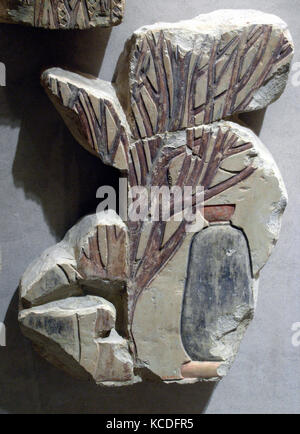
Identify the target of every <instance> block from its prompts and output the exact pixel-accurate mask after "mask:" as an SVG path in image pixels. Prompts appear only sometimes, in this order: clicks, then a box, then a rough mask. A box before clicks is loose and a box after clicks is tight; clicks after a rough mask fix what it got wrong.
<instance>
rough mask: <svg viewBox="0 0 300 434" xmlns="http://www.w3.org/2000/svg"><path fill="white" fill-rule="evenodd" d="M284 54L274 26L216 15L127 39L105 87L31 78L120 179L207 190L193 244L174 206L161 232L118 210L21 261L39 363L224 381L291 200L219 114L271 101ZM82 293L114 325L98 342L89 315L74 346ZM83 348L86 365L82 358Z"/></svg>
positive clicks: (258, 148)
mask: <svg viewBox="0 0 300 434" xmlns="http://www.w3.org/2000/svg"><path fill="white" fill-rule="evenodd" d="M292 53H293V43H292V40H291V36H290V34H289V32H288V30H287V26H286V24H285V23H284V22H282V21H281V20H280V19H279V18H277V17H275V16H272V15H267V14H264V13H261V12H257V11H231V10H226V11H217V12H214V13H212V14H207V15H201V16H199V17H197V18H195V19H194V20H191V21H187V22H181V23H177V24H166V23H159V24H155V25H153V26H148V27H143V28H142V29H139V30H137V31H136V32H135V33H134V35H133V36H132V38H131V39H130V40H129V41H128V42H127V44H126V46H125V50H124V52H123V54H122V55H121V57H120V61H119V63H118V65H117V68H116V73H115V77H114V80H113V83H108V82H104V81H102V80H99V79H95V78H89V77H86V76H81V75H79V74H74V73H70V72H68V71H64V70H62V69H59V68H51V69H49V70H47V71H45V72H44V73H43V75H42V84H43V86H44V87H45V89H46V92H47V94H48V95H49V97H50V98H51V100H52V101H53V103H54V104H55V106H56V107H57V109H58V111H59V112H60V114H61V115H62V118H63V119H64V121H65V122H66V124H67V126H68V127H69V129H70V131H71V132H72V134H73V135H74V137H75V138H76V139H77V141H78V142H79V143H80V144H81V145H82V146H83V147H85V149H87V150H88V151H89V152H91V153H92V154H94V155H95V156H97V157H99V158H100V159H101V160H102V162H103V163H105V164H107V165H111V166H113V167H115V168H117V169H118V170H119V171H120V172H121V173H122V176H124V175H125V176H127V179H128V186H129V187H146V189H147V190H148V191H149V190H150V189H151V187H153V186H157V187H163V186H165V187H175V186H176V187H180V188H183V187H185V186H190V187H192V191H193V192H194V191H195V189H196V187H197V186H202V187H203V190H204V210H203V211H202V220H203V229H201V230H197V233H193V232H189V231H187V221H186V220H185V219H183V220H181V221H177V220H176V218H175V211H174V210H175V205H174V204H175V202H174V203H173V204H172V206H171V216H170V219H169V220H168V221H163V219H162V218H161V216H160V218H158V219H157V220H156V221H153V220H152V221H151V220H149V221H138V222H133V221H132V220H130V219H129V220H128V221H127V222H126V223H124V222H122V221H121V219H120V218H119V217H118V216H117V215H116V214H115V213H114V212H110V213H108V214H96V215H94V216H88V217H85V218H84V219H83V220H81V221H80V222H79V223H78V224H77V225H76V226H75V227H74V228H72V229H71V230H70V231H69V232H68V233H67V235H66V237H65V238H64V240H63V241H62V242H61V243H59V244H58V245H57V246H54V247H52V248H50V249H48V250H47V251H46V252H45V253H44V254H43V255H42V256H41V257H40V258H39V259H38V260H37V261H36V262H35V263H33V264H32V265H31V266H29V268H28V269H27V271H26V272H25V274H24V276H23V278H22V280H21V285H20V293H21V313H20V320H21V323H22V327H23V328H25V333H26V334H27V336H29V337H30V338H31V339H32V341H33V342H34V343H35V345H36V347H37V348H38V350H39V351H40V352H41V353H42V354H44V355H45V357H46V358H47V359H48V360H49V361H51V362H52V363H54V364H56V366H60V365H61V367H63V368H65V369H66V370H69V371H70V372H72V373H73V372H74V370H75V371H76V369H77V370H83V371H84V372H85V373H86V372H87V373H88V374H89V375H92V377H93V378H94V379H95V381H96V382H97V383H99V384H109V385H117V384H129V383H133V382H136V381H140V379H149V378H152V379H154V378H156V379H160V380H162V381H165V382H167V383H169V382H173V381H176V382H179V383H181V384H187V383H191V382H195V381H200V380H203V379H209V380H216V379H218V378H220V377H222V376H224V375H226V372H227V370H228V368H229V367H230V366H231V364H232V363H233V361H234V358H235V356H236V354H237V351H238V348H239V344H240V342H241V339H242V338H243V336H244V333H245V331H246V329H247V326H248V324H249V322H250V320H251V319H252V316H253V312H254V308H255V305H256V302H257V291H258V282H259V274H260V271H261V269H262V268H263V266H264V265H265V264H266V262H267V260H268V258H269V256H270V254H271V253H272V250H273V248H274V246H275V244H276V242H277V240H278V237H279V233H280V227H281V218H282V214H283V212H284V210H285V207H286V204H287V193H286V189H285V186H284V183H283V180H282V178H281V175H280V172H279V170H278V168H277V166H276V163H275V162H274V160H273V158H272V156H271V154H270V152H269V151H268V150H267V149H266V147H265V146H264V145H263V144H262V143H261V141H260V140H259V139H258V137H257V136H256V135H255V134H254V133H253V132H252V131H251V130H249V129H248V128H247V127H246V126H242V125H240V124H239V123H238V120H237V117H236V116H235V119H236V121H235V122H232V121H230V120H229V119H228V117H230V116H232V115H236V114H237V113H238V112H247V111H251V110H258V109H261V108H263V107H266V106H267V105H268V104H270V103H271V102H273V101H275V100H276V99H277V98H278V97H279V96H280V95H281V93H282V92H283V90H284V87H285V85H286V81H287V78H288V72H289V67H290V62H291V59H292ZM230 119H232V118H230ZM194 200H195V196H193V201H192V204H191V209H194V205H195V204H194ZM90 296H92V297H95V298H98V299H99V300H101V301H99V303H100V304H101V303H102V305H104V300H107V302H108V303H111V304H112V306H113V307H114V309H115V311H114V312H115V320H114V321H115V323H112V322H111V321H110V325H109V327H110V329H109V331H108V332H109V334H107V335H105V336H104V335H102V336H98V334H99V333H103V325H101V326H100V325H99V324H98V323H97V327H95V324H94V322H93V321H94V320H93V319H92V318H95V308H91V310H92V312H91V314H89V315H87V314H84V315H83V314H82V315H83V318H84V319H83V320H82V321H84V327H83V329H84V330H85V339H82V338H79V337H77V340H76V333H75V328H74V327H75V326H76V323H74V322H72V321H73V320H74V318H75V316H76V315H81V313H80V312H83V311H85V307H84V306H85V304H84V303H85V302H84V301H83V300H84V299H85V298H86V297H90ZM100 298H101V299H100ZM64 299H65V300H64ZM103 299H104V300H103ZM64 302H66V303H67V304H66V305H65V304H64ZM81 303H83V305H82V306H81ZM54 306H56V307H55V309H54ZM66 306H69V307H68V309H66ZM100 311H101V312H102V311H103V308H101V309H100ZM62 312H63V313H62ZM93 315H94V316H93ZM48 317H49V318H51V321H53V323H55V324H56V323H57V322H58V321H60V320H61V318H62V321H63V328H62V329H61V333H60V332H59V333H57V332H56V331H55V332H53V335H52V336H50V335H49V333H48V331H49V330H48V328H47V324H48V323H47V321H46V320H45V318H48ZM24 322H26V324H24ZM74 324H75V325H74ZM77 327H78V325H77ZM109 327H108V328H109ZM57 329H58V330H60V329H59V328H56V329H55V330H57ZM47 330H48V331H47ZM65 330H68V333H69V335H70V341H68V339H66V335H65V334H64V333H65ZM108 332H107V333H108ZM45 340H46V341H47V350H45V349H44V347H45V345H44V343H45ZM48 343H51V344H49V345H48ZM79 347H80V348H81V350H80V351H81V353H82V354H87V355H88V356H87V357H86V358H84V359H81V358H79V357H78V348H79ZM74 348H75V349H76V351H75V350H74ZM98 356H99V357H98ZM79 359H80V360H79ZM95 360H97V361H95Z"/></svg>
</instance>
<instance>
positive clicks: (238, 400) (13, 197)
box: [0, 0, 300, 414]
mask: <svg viewBox="0 0 300 434" xmlns="http://www.w3.org/2000/svg"><path fill="white" fill-rule="evenodd" d="M249 7H251V8H252V9H255V8H256V9H260V10H263V11H266V12H270V13H275V14H277V15H279V16H280V17H281V18H283V19H284V20H285V21H287V23H288V24H289V27H290V30H291V32H292V34H293V37H294V40H295V43H296V48H297V47H298V46H300V26H299V19H300V3H299V1H298V0H265V1H264V2H262V1H261V0H252V1H251V2H249V1H247V0H214V1H213V2H212V1H211V0H127V8H126V16H125V20H124V23H123V24H122V25H121V26H119V27H116V28H114V29H113V30H110V29H107V30H103V29H102V30H101V29H97V30H90V31H84V32H80V31H70V32H61V31H58V32H49V31H44V30H37V29H30V28H25V27H21V26H11V25H4V24H1V25H0V61H1V62H4V63H5V64H6V67H7V86H6V87H5V88H0V149H1V153H0V248H1V257H2V265H1V272H0V321H2V322H5V324H6V327H7V346H6V347H0V412H1V413H20V412H22V413H28V412H30V413H41V412H42V413H116V414H118V413H155V412H156V413H195V414H198V413H201V412H205V413H299V412H300V347H298V348H297V347H294V346H293V345H292V342H291V339H292V331H291V327H292V324H293V323H295V322H299V321H300V291H299V283H300V267H299V262H300V260H299V243H300V231H299V214H300V195H299V193H298V186H299V184H300V170H299V165H300V146H299V140H300V137H299V121H300V118H299V97H300V87H295V86H293V85H292V82H291V79H290V83H289V85H288V87H287V90H286V92H285V94H284V95H283V96H282V98H281V99H280V100H279V101H277V102H276V103H275V104H274V105H272V106H271V107H270V108H269V109H268V110H267V112H266V115H265V119H264V124H263V128H262V130H261V138H262V140H263V142H264V143H265V144H266V145H267V146H268V147H269V149H270V150H271V152H272V154H273V156H274V158H275V160H276V161H277V163H278V166H279V168H280V169H281V172H282V175H283V177H284V179H285V182H286V186H287V189H288V192H289V197H290V202H289V207H288V209H287V212H286V214H285V216H284V221H283V228H282V234H281V239H280V241H279V243H278V245H277V247H276V249H275V252H274V254H273V256H272V258H271V259H270V261H269V263H268V265H267V266H266V267H265V269H264V270H263V272H262V274H261V284H260V295H259V301H258V309H257V312H256V317H255V320H254V321H253V323H252V325H251V326H250V328H249V330H248V332H247V335H246V337H245V339H244V341H243V343H242V346H241V349H240V353H239V356H238V358H237V359H236V362H235V364H234V366H233V368H232V369H231V371H230V374H229V375H228V377H227V378H226V379H224V380H223V381H222V382H221V383H220V384H218V385H217V386H216V387H215V388H214V387H212V386H211V385H201V384H197V385H191V386H184V387H183V386H177V385H170V386H167V385H158V384H151V383H149V384H138V385H135V386H132V387H129V388H122V389H116V390H115V389H102V388H97V387H96V386H94V385H91V384H88V383H82V382H80V381H77V380H73V379H72V378H70V377H68V376H67V375H65V374H64V373H62V372H60V371H58V370H56V369H55V368H53V367H52V366H50V365H49V364H48V363H47V362H45V361H43V360H42V359H41V358H40V357H39V356H38V355H36V354H35V353H34V352H33V351H32V349H31V345H30V343H29V342H27V341H26V340H25V339H24V338H23V337H22V335H21V334H20V332H19V328H18V324H17V321H16V317H17V296H16V290H17V286H18V281H19V278H20V276H21V275H22V273H23V272H24V270H25V268H26V267H27V266H28V265H29V263H30V262H31V261H32V260H33V259H34V258H35V257H36V256H38V255H39V254H40V253H41V252H42V251H43V250H44V249H45V248H47V247H49V246H50V245H52V244H54V243H56V242H57V241H59V240H60V239H61V238H62V236H63V235H64V233H65V232H66V231H67V230H68V229H69V228H70V227H71V225H73V224H75V223H76V221H77V220H78V219H79V218H80V217H81V216H83V215H85V214H86V213H88V212H94V211H95V208H96V205H97V201H96V199H95V194H96V189H97V188H98V187H99V186H100V185H101V184H103V183H106V184H107V183H108V184H112V185H113V184H114V183H115V182H116V180H117V175H116V173H112V172H111V169H109V170H107V169H106V168H105V167H104V166H103V165H102V164H101V163H100V162H99V161H98V160H97V159H96V158H94V157H92V156H91V155H89V154H88V153H87V152H86V151H84V150H83V149H81V148H80V146H79V145H78V144H77V143H76V142H75V141H74V139H73V138H72V137H71V135H70V133H69V132H68V130H67V128H66V127H65V126H64V124H63V122H62V120H61V119H60V117H59V116H58V114H57V113H56V111H55V109H54V108H53V107H52V105H51V103H50V102H49V101H48V99H47V97H46V96H45V95H44V92H43V90H42V89H41V87H40V85H39V75H40V72H41V70H42V69H43V68H45V67H49V66H63V67H66V68H72V69H77V70H79V71H82V72H88V73H91V74H94V75H98V76H99V77H101V78H103V79H106V80H111V78H112V75H113V71H114V67H115V64H116V61H117V59H118V56H119V54H120V52H121V50H122V48H123V45H124V42H125V40H126V39H127V38H128V37H129V36H130V35H131V33H132V32H133V31H134V30H135V29H136V28H138V27H140V26H142V25H144V24H152V23H154V22H156V21H177V20H180V19H188V18H192V17H193V16H196V15H198V14H200V13H206V12H210V11H212V10H215V9H220V8H244V9H246V8H249ZM297 61H298V62H300V55H299V54H298V51H297V49H296V56H295V62H297Z"/></svg>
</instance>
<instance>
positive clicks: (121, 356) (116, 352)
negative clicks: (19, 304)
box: [19, 296, 133, 383]
mask: <svg viewBox="0 0 300 434" xmlns="http://www.w3.org/2000/svg"><path fill="white" fill-rule="evenodd" d="M19 321H20V323H21V326H22V330H23V332H24V334H25V336H27V337H29V338H31V339H32V340H33V341H34V342H35V343H36V345H37V346H38V348H39V350H40V351H41V352H42V354H43V356H44V357H46V358H47V357H49V358H50V360H51V359H52V362H53V361H54V358H53V355H54V356H55V362H56V364H57V366H58V367H60V368H64V369H66V370H68V369H70V371H71V373H73V374H74V375H77V376H86V377H88V376H89V375H90V376H91V377H92V378H93V379H94V380H95V382H96V383H101V382H110V381H116V382H128V381H131V380H132V377H133V363H132V358H131V356H130V354H129V351H128V343H127V341H126V340H125V339H123V338H122V337H121V336H119V335H118V333H117V332H116V330H115V323H116V310H115V308H114V306H113V305H112V304H111V303H109V302H108V301H107V300H104V299H103V298H100V297H93V296H86V297H75V298H67V299H65V300H59V301H54V302H52V303H48V304H44V305H42V306H38V307H33V308H31V309H26V310H23V311H21V312H20V314H19ZM55 346H56V348H57V350H55V352H54V354H53V349H54V348H55ZM66 356H67V357H66ZM69 360H72V361H73V363H72V364H71V363H70V362H69ZM75 362H77V363H78V365H79V366H77V365H76V364H75ZM73 365H75V367H74V366H73ZM80 368H82V369H80ZM72 369H74V370H72Z"/></svg>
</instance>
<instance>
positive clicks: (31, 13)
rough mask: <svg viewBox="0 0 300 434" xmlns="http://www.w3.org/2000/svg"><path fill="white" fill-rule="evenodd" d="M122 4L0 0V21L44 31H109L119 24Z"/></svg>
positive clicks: (97, 0)
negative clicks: (41, 28) (39, 28)
mask: <svg viewBox="0 0 300 434" xmlns="http://www.w3.org/2000/svg"><path fill="white" fill-rule="evenodd" d="M124 6H125V0H0V21H1V22H5V23H13V24H25V25H30V26H34V27H43V28H45V29H88V28H93V27H96V26H101V27H110V26H116V25H118V24H120V23H121V22H122V19H123V15H124Z"/></svg>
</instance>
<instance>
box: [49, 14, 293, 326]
mask: <svg viewBox="0 0 300 434" xmlns="http://www.w3.org/2000/svg"><path fill="white" fill-rule="evenodd" d="M177 31H178V32H179V34H180V37H177V36H174V34H176V32H177ZM185 31H187V33H185ZM180 32H181V33H180ZM233 35H234V36H233ZM181 39H182V41H183V42H182V44H181V43H180V41H181ZM291 53H292V44H291V41H290V40H289V39H288V36H287V34H286V32H284V31H280V33H278V29H275V28H274V27H273V26H272V25H269V24H266V25H261V24H258V25H257V24H255V23H254V24H253V25H251V24H249V23H248V22H247V23H246V24H245V25H244V26H241V27H240V28H239V30H237V29H236V28H235V31H234V32H230V31H228V32H227V33H226V32H225V33H223V34H222V35H221V36H220V35H219V36H218V37H216V36H215V35H213V34H212V33H209V32H207V33H201V32H199V33H197V32H194V33H193V32H192V31H190V30H189V29H187V30H184V29H183V30H182V29H178V28H176V30H175V31H174V32H173V33H172V29H171V30H170V28H169V27H166V29H163V30H161V29H159V30H155V29H152V28H149V29H146V30H145V29H142V30H141V31H140V33H139V32H137V33H135V34H134V36H133V38H132V40H131V41H129V42H128V45H127V49H126V50H125V54H124V55H123V57H122V58H121V59H122V61H123V62H121V64H119V68H118V69H117V72H116V75H115V81H114V87H112V86H111V84H110V83H105V82H102V81H101V82H100V81H98V82H97V83H98V84H94V83H93V80H87V79H85V78H80V77H79V76H77V75H76V74H73V75H72V74H69V73H65V72H64V71H61V70H55V69H54V70H49V71H46V73H45V74H44V76H43V83H44V85H45V87H46V90H47V92H48V93H49V95H50V97H51V99H52V100H53V101H54V103H55V104H56V105H57V107H58V109H59V111H60V112H61V114H62V116H63V117H64V119H65V120H66V123H67V124H68V126H69V127H70V129H71V131H72V133H73V134H74V136H75V137H76V138H77V139H78V141H79V142H80V143H81V144H82V145H83V146H85V147H86V148H87V149H88V150H90V151H91V152H93V153H94V154H96V155H98V156H99V157H100V158H101V159H102V161H104V162H105V163H106V164H109V165H112V166H114V167H116V168H118V169H120V170H121V171H123V172H125V173H126V174H127V176H128V180H129V185H130V186H131V187H134V186H146V187H147V188H150V187H151V186H157V187H161V186H170V184H171V185H172V186H178V187H184V186H191V187H193V188H195V187H196V186H197V185H202V186H203V188H204V199H205V200H208V199H211V198H213V197H215V196H217V195H218V194H220V193H222V192H224V191H225V190H227V189H230V188H232V187H233V186H235V185H237V184H238V183H240V182H242V181H243V180H245V179H247V178H248V177H249V176H251V175H252V174H253V172H254V171H255V168H254V167H253V166H252V164H251V161H250V162H249V164H248V165H246V167H244V168H243V169H241V170H237V171H235V172H227V173H226V176H225V177H224V178H223V179H222V180H221V181H216V179H217V178H216V176H217V174H218V171H219V170H220V169H222V165H223V163H224V161H225V160H226V159H227V158H229V157H232V156H234V155H237V154H240V153H243V152H245V151H249V150H250V149H251V147H252V144H251V143H249V142H247V141H243V140H241V138H240V137H239V136H238V134H237V133H235V132H234V129H232V128H230V125H229V124H227V123H226V122H225V123H220V124H218V125H216V124H213V122H214V121H216V120H219V119H224V118H226V117H228V116H230V115H232V114H234V113H237V112H240V111H248V110H253V109H257V108H260V106H259V103H257V102H256V95H257V92H258V91H259V90H260V89H261V87H262V86H265V85H266V84H267V83H269V82H270V80H275V84H276V86H273V88H272V89H273V94H272V95H271V97H270V98H271V99H270V98H269V99H266V100H265V101H264V102H263V103H262V106H266V105H267V104H269V103H270V102H271V100H272V99H275V98H277V97H278V96H279V95H280V93H281V92H282V91H283V89H284V85H283V84H282V83H281V82H280V80H279V81H278V80H277V78H278V76H280V74H285V73H286V72H287V70H288V68H289V64H290V60H291ZM120 65H121V66H120ZM124 71H125V72H126V74H127V75H126V74H125V72H124ZM66 74H67V75H66ZM276 80H277V81H276ZM93 86H94V88H95V91H94V92H93ZM96 88H97V89H96ZM120 103H121V104H120ZM121 105H122V107H121ZM124 112H125V114H124ZM128 124H129V125H128ZM201 125H202V126H201ZM182 137H185V139H184V140H182ZM178 140H179V142H180V144H179V145H178V143H179V142H178ZM172 141H174V143H173V142H172ZM222 170H223V169H222ZM225 172H226V171H225V170H223V174H224V173H225ZM168 224H169V223H168V222H164V221H161V220H160V221H156V222H152V223H151V224H150V226H149V224H148V225H147V227H146V224H145V223H144V222H130V221H129V222H128V232H129V239H130V244H129V246H130V251H129V254H128V256H129V262H130V267H129V268H130V269H129V272H128V274H127V285H128V295H129V305H128V312H129V313H128V314H129V322H130V324H131V325H132V322H133V317H134V311H135V307H136V304H137V300H138V298H139V296H140V294H141V293H142V291H143V290H144V289H145V288H146V287H147V286H148V285H149V284H150V283H151V282H152V281H153V279H154V278H155V276H156V275H157V273H158V272H159V271H160V270H162V269H163V268H164V267H165V266H166V264H167V263H168V262H169V261H170V259H171V258H172V257H173V256H174V254H175V253H176V252H177V251H178V249H179V248H180V247H181V245H182V243H183V241H184V239H185V236H186V231H185V225H186V222H185V221H184V220H183V221H182V222H179V224H178V225H177V227H176V228H175V230H174V231H173V232H172V231H171V235H170V236H169V237H168V238H167V239H166V236H165V234H166V229H167V226H168ZM168 233H170V231H169V232H168ZM110 239H111V240H113V238H110ZM99 243H100V244H101V239H99V240H97V243H92V244H91V245H95V246H96V247H95V248H97V245H98V246H99ZM115 247H116V246H114V245H110V246H109V248H110V249H114V248H115ZM95 248H94V249H95ZM100 250H101V249H100V248H99V254H97V255H94V256H93V259H91V258H92V257H91V256H89V255H85V259H84V261H85V262H86V261H88V260H90V261H97V260H98V261H100V262H101V266H100V267H98V268H99V269H101V276H102V275H103V274H105V272H104V271H103V268H105V266H104V265H103V264H104V261H102V260H101V252H100ZM97 258H98V259H97ZM93 268H94V269H97V267H95V266H94V265H93ZM101 276H99V278H100V277H101Z"/></svg>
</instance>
